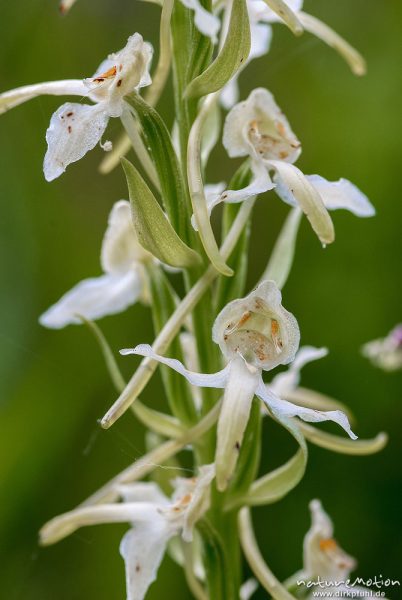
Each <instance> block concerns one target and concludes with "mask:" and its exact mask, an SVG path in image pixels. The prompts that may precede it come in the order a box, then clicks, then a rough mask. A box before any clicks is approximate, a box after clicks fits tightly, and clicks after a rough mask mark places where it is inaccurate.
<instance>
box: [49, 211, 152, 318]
mask: <svg viewBox="0 0 402 600" xmlns="http://www.w3.org/2000/svg"><path fill="white" fill-rule="evenodd" d="M150 260H153V258H152V256H151V255H150V254H149V252H147V251H146V250H144V249H143V248H142V246H140V244H139V243H138V241H137V238H136V235H135V231H134V228H133V226H132V223H131V214H130V204H129V203H128V202H127V201H126V200H120V201H119V202H116V204H115V205H114V206H113V208H112V210H111V212H110V216H109V222H108V227H107V229H106V232H105V235H104V238H103V242H102V250H101V264H102V268H103V271H104V275H101V276H100V277H96V278H92V279H84V281H81V282H80V283H79V284H77V285H76V286H75V287H73V288H72V289H71V290H70V291H69V292H67V293H66V294H65V295H64V296H63V297H62V298H61V299H60V300H59V301H58V302H57V303H56V304H54V305H53V306H51V307H50V308H49V309H48V310H47V311H46V312H45V313H44V314H43V315H42V316H41V317H40V323H41V324H42V325H44V326H45V327H50V328H52V329H60V328H61V327H65V326H66V325H69V324H72V323H81V320H80V316H83V317H86V318H87V319H100V318H101V317H104V316H106V315H112V314H115V313H118V312H121V311H123V310H125V309H126V308H127V307H128V306H130V304H133V303H134V302H136V300H137V299H138V298H141V297H142V298H143V299H146V297H147V282H146V275H145V272H144V266H143V265H144V263H146V262H147V261H150Z"/></svg>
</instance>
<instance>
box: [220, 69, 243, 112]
mask: <svg viewBox="0 0 402 600" xmlns="http://www.w3.org/2000/svg"><path fill="white" fill-rule="evenodd" d="M239 96H240V90H239V84H238V74H237V73H236V75H234V76H233V77H232V79H230V80H229V81H228V82H227V84H226V85H225V86H224V87H223V88H222V91H221V93H220V96H219V101H220V103H221V105H222V106H223V108H224V109H226V110H229V109H230V108H232V106H233V105H234V104H236V102H238V101H239Z"/></svg>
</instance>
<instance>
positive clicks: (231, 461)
mask: <svg viewBox="0 0 402 600" xmlns="http://www.w3.org/2000/svg"><path fill="white" fill-rule="evenodd" d="M229 364H230V371H229V379H228V382H227V384H226V388H225V394H224V397H223V403H222V408H221V412H220V415H219V420H218V429H217V444H216V454H215V465H216V484H217V487H218V489H219V490H220V491H223V490H225V489H226V487H227V485H228V483H229V481H230V479H231V477H232V475H233V472H234V470H235V467H236V463H237V459H238V457H239V452H240V447H241V443H242V441H243V436H244V432H245V429H246V427H247V423H248V419H249V416H250V410H251V403H252V401H253V398H254V393H255V390H256V387H257V386H258V383H259V381H260V378H261V374H260V373H261V372H260V371H258V370H257V369H255V368H253V367H251V370H250V368H249V367H248V366H247V363H246V362H245V361H244V360H243V359H242V358H240V357H238V358H235V359H233V360H232V361H231V362H230V363H229Z"/></svg>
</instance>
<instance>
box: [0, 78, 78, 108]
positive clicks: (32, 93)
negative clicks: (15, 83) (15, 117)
mask: <svg viewBox="0 0 402 600" xmlns="http://www.w3.org/2000/svg"><path fill="white" fill-rule="evenodd" d="M45 95H50V96H69V95H72V96H81V97H85V96H87V95H88V88H87V87H86V85H85V84H84V82H83V81H82V80H80V79H66V80H64V81H45V82H44V83H34V84H32V85H24V86H22V87H19V88H16V89H14V90H10V91H8V92H3V93H2V94H0V114H2V113H4V112H6V111H7V110H10V108H14V107H15V106H18V105H19V104H22V103H23V102H27V101H28V100H31V99H32V98H36V97H37V96H45Z"/></svg>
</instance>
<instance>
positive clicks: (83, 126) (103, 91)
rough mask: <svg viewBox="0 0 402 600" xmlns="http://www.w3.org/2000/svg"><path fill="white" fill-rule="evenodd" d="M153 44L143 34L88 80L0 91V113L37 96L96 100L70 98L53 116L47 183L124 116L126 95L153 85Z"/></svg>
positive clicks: (72, 80) (49, 134)
mask: <svg viewBox="0 0 402 600" xmlns="http://www.w3.org/2000/svg"><path fill="white" fill-rule="evenodd" d="M152 52H153V50H152V46H151V45H150V44H149V43H148V42H144V40H143V39H142V36H141V35H140V34H139V33H135V34H134V35H132V36H131V37H129V38H128V40H127V44H126V46H125V47H124V48H123V49H122V50H120V51H119V52H116V53H115V54H111V55H110V56H109V57H108V58H107V59H106V60H104V61H103V62H102V63H101V64H100V66H99V67H98V69H97V71H96V73H95V75H94V76H93V77H90V78H89V79H84V80H82V81H81V80H76V79H69V80H65V81H50V82H45V83H38V84H34V85H27V86H24V87H20V88H17V89H15V90H11V91H9V92H4V93H3V94H0V114H1V113H2V112H5V111H6V110H9V109H10V108H13V107H15V106H18V105H19V104H22V103H23V102H26V101H27V100H30V99H31V98H35V97H36V96H41V95H44V94H50V95H54V96H64V95H75V96H80V97H88V98H89V99H90V100H92V101H93V102H94V103H95V104H93V105H89V104H78V103H72V102H66V103H65V104H63V105H62V106H60V107H59V108H58V109H57V110H56V112H55V113H54V114H53V115H52V118H51V120H50V125H49V127H48V130H47V132H46V141H47V144H48V149H47V152H46V155H45V160H44V165H43V170H44V174H45V178H46V180H47V181H52V180H53V179H56V178H57V177H59V176H60V175H61V174H62V173H63V172H64V171H65V170H66V168H67V166H68V165H69V164H70V163H72V162H75V161H77V160H79V159H80V158H82V157H83V156H84V155H85V154H86V153H87V152H88V151H89V150H92V148H94V147H95V146H96V144H97V143H98V142H99V141H100V140H101V138H102V136H103V134H104V132H105V129H106V127H107V124H108V121H109V118H110V117H121V115H122V114H123V110H124V108H125V103H124V96H126V95H127V94H129V93H131V92H133V91H134V90H138V89H139V88H141V87H144V86H147V85H150V83H151V77H150V75H149V67H150V62H151V59H152Z"/></svg>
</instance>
